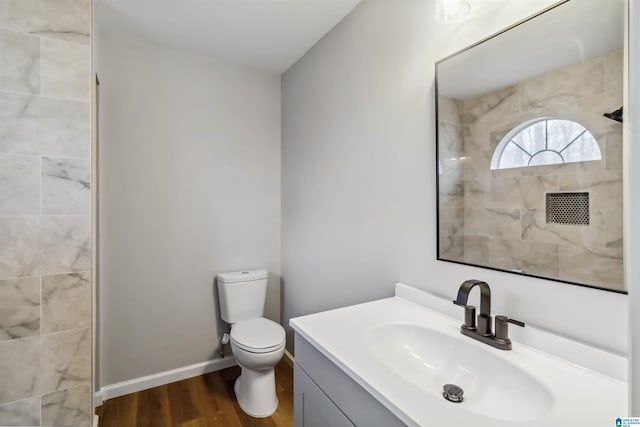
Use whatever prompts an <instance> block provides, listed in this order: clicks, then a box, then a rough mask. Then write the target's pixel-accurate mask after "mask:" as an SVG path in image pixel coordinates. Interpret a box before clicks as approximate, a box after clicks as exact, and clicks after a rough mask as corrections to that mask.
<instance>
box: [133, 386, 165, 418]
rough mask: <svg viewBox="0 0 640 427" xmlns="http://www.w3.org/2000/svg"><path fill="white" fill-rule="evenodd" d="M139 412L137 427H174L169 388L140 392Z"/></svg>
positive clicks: (161, 387) (160, 387) (155, 388)
mask: <svg viewBox="0 0 640 427" xmlns="http://www.w3.org/2000/svg"><path fill="white" fill-rule="evenodd" d="M137 411H138V416H137V417H136V422H137V424H136V426H137V427H172V426H171V412H170V408H169V390H168V388H167V386H166V385H161V386H159V387H154V388H150V389H148V390H143V391H141V392H139V393H138V407H137Z"/></svg>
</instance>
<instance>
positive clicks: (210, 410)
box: [96, 359, 293, 427]
mask: <svg viewBox="0 0 640 427" xmlns="http://www.w3.org/2000/svg"><path fill="white" fill-rule="evenodd" d="M239 375H240V368H239V367H237V366H234V367H232V368H228V369H223V370H221V371H218V372H212V373H209V374H205V375H201V376H199V377H193V378H188V379H186V380H182V381H178V382H175V383H171V384H166V385H162V386H159V387H155V388H151V389H148V390H143V391H140V392H137V393H132V394H128V395H126V396H121V397H117V398H115V399H109V400H107V401H105V402H104V403H103V405H102V406H99V407H97V408H96V414H98V415H99V416H100V427H235V426H240V427H289V426H293V370H292V368H291V366H290V365H289V364H288V363H287V362H286V361H285V360H284V359H283V360H281V361H280V363H278V365H277V366H276V391H277V393H278V399H279V400H280V404H279V406H278V410H277V411H276V412H275V413H274V414H273V415H272V416H271V417H269V418H252V417H250V416H248V415H247V414H245V413H244V412H242V409H240V407H239V406H238V402H237V401H236V399H235V395H234V392H233V384H234V382H235V380H236V378H237V377H238V376H239Z"/></svg>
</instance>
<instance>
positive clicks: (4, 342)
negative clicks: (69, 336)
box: [0, 325, 91, 400]
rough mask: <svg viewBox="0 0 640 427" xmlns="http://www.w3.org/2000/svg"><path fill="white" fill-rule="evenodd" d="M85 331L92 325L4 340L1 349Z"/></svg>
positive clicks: (1, 342) (0, 342) (0, 344)
mask: <svg viewBox="0 0 640 427" xmlns="http://www.w3.org/2000/svg"><path fill="white" fill-rule="evenodd" d="M83 329H88V330H91V325H89V326H80V327H77V328H72V329H65V330H63V331H53V332H49V333H48V334H42V335H31V336H28V337H21V338H15V339H12V340H4V341H0V347H1V346H3V345H5V344H9V343H15V342H22V341H24V340H29V339H35V338H44V337H50V336H52V335H60V334H64V333H67V332H77V331H81V330H83ZM18 400H21V399H18Z"/></svg>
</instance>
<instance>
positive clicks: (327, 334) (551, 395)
mask: <svg viewBox="0 0 640 427" xmlns="http://www.w3.org/2000/svg"><path fill="white" fill-rule="evenodd" d="M398 290H400V292H402V293H403V295H404V296H407V297H411V298H413V299H414V300H413V301H415V302H412V301H411V300H409V299H407V298H405V297H400V296H396V297H394V298H387V299H383V300H378V301H372V302H368V303H364V304H359V305H354V306H350V307H344V308H340V309H336V310H331V311H326V312H323V313H316V314H311V315H308V316H303V317H298V318H295V319H292V320H291V325H292V326H293V328H294V329H295V331H296V333H297V334H298V335H300V336H301V337H302V338H303V339H305V340H306V341H307V342H309V343H310V344H311V345H312V346H314V347H315V348H316V349H317V350H318V351H319V352H321V353H322V354H323V355H324V356H326V357H327V358H328V359H329V360H330V361H331V362H332V363H334V364H335V365H336V366H338V367H339V368H340V369H342V371H343V372H345V374H346V375H349V376H350V378H351V379H353V380H354V381H355V382H356V383H358V384H359V385H360V386H361V387H363V388H364V389H365V390H366V391H367V392H369V393H370V394H371V395H372V396H373V397H374V398H375V399H377V400H378V401H379V402H380V403H381V404H382V405H384V406H385V407H386V408H387V409H388V410H389V411H391V412H392V413H393V414H394V415H395V416H396V417H397V418H398V419H400V420H401V421H402V422H403V423H404V424H406V425H408V426H412V427H418V426H419V427H423V426H428V427H431V426H438V427H440V426H457V427H498V426H499V427H560V426H580V427H601V426H606V425H609V424H610V423H611V422H612V420H615V418H616V417H618V416H623V415H624V414H626V412H627V407H626V399H627V387H626V384H625V383H623V382H622V381H621V379H620V378H621V377H624V376H626V375H617V376H616V378H614V377H613V376H610V375H611V374H607V375H605V374H603V373H601V372H604V370H607V371H611V372H613V371H615V370H616V369H617V368H616V369H611V368H612V367H620V366H626V360H625V359H624V358H622V357H619V356H616V355H613V354H610V353H606V352H604V351H602V350H599V349H595V348H592V347H587V346H585V345H583V344H580V343H576V342H572V341H569V340H567V339H565V338H562V337H558V336H555V335H551V334H549V333H546V332H544V331H540V330H538V329H536V328H535V327H531V326H530V325H528V326H527V327H526V328H524V329H514V330H513V331H512V335H513V338H515V339H514V342H513V349H512V350H509V351H504V350H498V349H495V348H493V347H491V346H489V345H487V344H483V343H481V342H479V341H476V340H474V339H472V338H469V337H467V336H464V335H462V334H461V333H460V324H461V323H462V319H461V317H462V316H461V315H460V312H459V311H458V310H457V307H453V306H452V304H451V301H449V300H445V299H441V298H438V297H434V296H431V295H428V294H426V293H424V292H422V291H420V290H417V289H414V288H409V287H407V286H405V285H397V287H396V291H398ZM420 302H423V303H422V304H421V303H420ZM425 304H431V305H432V306H434V307H435V306H437V307H441V308H442V310H443V311H435V310H434V309H431V308H428V307H427V306H426V305H425ZM454 308H455V309H456V310H453V309H454ZM446 310H451V311H452V312H453V313H455V315H456V317H449V316H447V315H445V314H443V312H446ZM519 336H520V337H522V336H525V337H526V338H527V339H528V340H529V342H530V343H537V344H539V345H540V344H541V345H543V346H545V347H544V349H543V350H542V349H536V348H533V347H529V346H528V345H525V343H524V342H522V341H521V339H520V338H518V337H519ZM552 354H555V355H552ZM569 355H571V356H572V357H577V358H576V359H575V360H576V361H575V362H574V361H568V360H566V359H564V358H561V357H562V356H569ZM578 360H582V361H585V362H588V363H591V364H592V365H594V366H595V365H597V366H598V369H604V370H601V371H600V372H598V371H595V370H592V369H589V368H587V365H584V364H583V365H581V364H579V363H577V361H578ZM596 362H597V363H596ZM445 384H455V385H457V386H459V387H461V388H462V389H463V390H464V400H463V401H462V402H460V403H453V402H450V401H447V400H445V398H444V397H443V396H442V392H443V386H444V385H445ZM621 414H622V415H621Z"/></svg>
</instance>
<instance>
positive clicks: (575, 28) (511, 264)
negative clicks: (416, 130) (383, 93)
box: [436, 0, 625, 293]
mask: <svg viewBox="0 0 640 427" xmlns="http://www.w3.org/2000/svg"><path fill="white" fill-rule="evenodd" d="M624 16H625V3H624V0H610V1H609V0H608V1H606V2H603V1H600V0H568V1H564V2H561V3H560V4H556V5H554V6H553V7H551V8H549V9H547V10H546V11H544V12H542V13H540V14H538V15H536V16H534V17H531V18H529V19H527V20H525V21H523V22H521V23H518V24H516V25H514V26H512V27H511V28H509V29H507V30H504V31H502V32H501V33H499V34H497V35H495V36H492V37H490V38H488V39H486V40H483V41H481V42H479V43H477V44H475V45H473V46H471V47H469V48H467V49H464V50H463V51H460V52H458V53H455V54H453V55H451V56H449V57H447V58H445V59H443V60H441V61H439V62H438V63H437V64H436V103H437V106H436V107H437V109H436V111H437V113H436V120H437V129H438V130H437V144H436V145H437V154H438V155H437V159H438V164H437V171H438V172H437V174H438V175H437V176H438V178H437V182H438V192H437V194H438V259H439V260H443V261H451V262H457V263H463V264H469V265H474V266H481V267H486V268H491V269H497V270H502V271H508V272H513V273H517V274H524V275H529V276H535V277H541V278H546V279H552V280H557V281H561V282H566V283H572V284H577V285H582V286H588V287H594V288H599V289H605V290H610V291H614V292H620V293H625V287H624V283H623V268H622V265H623V259H622V235H623V234H622V129H623V128H622V123H620V122H619V121H618V120H621V118H620V117H619V116H620V115H621V112H619V111H617V110H618V109H620V108H621V106H622V103H623V87H624V84H623V74H624V73H623V61H624Z"/></svg>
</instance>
